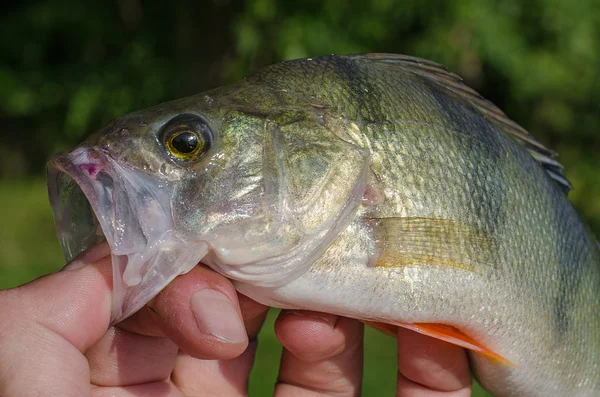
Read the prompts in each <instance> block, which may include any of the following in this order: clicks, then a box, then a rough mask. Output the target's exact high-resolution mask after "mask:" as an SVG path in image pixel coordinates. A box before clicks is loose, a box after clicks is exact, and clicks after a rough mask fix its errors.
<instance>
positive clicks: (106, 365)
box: [85, 327, 178, 386]
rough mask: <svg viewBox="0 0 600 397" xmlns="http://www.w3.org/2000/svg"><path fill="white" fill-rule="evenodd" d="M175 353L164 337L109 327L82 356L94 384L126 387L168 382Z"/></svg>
mask: <svg viewBox="0 0 600 397" xmlns="http://www.w3.org/2000/svg"><path fill="white" fill-rule="evenodd" d="M177 351H178V348H177V345H175V344H174V343H173V342H172V341H171V340H169V339H167V338H163V337H154V336H145V335H139V334H134V333H131V332H129V331H126V330H124V329H122V328H118V327H111V328H110V329H109V330H108V332H107V333H106V334H105V335H104V336H103V337H102V339H100V341H99V342H98V343H96V344H95V345H94V346H92V347H91V348H90V349H89V350H88V351H87V352H86V354H85V356H86V357H87V359H88V362H89V366H90V381H91V383H92V384H93V385H97V386H126V385H134V384H141V383H151V382H158V381H164V380H166V379H169V377H170V376H171V371H172V370H173V367H174V366H175V358H176V357H177Z"/></svg>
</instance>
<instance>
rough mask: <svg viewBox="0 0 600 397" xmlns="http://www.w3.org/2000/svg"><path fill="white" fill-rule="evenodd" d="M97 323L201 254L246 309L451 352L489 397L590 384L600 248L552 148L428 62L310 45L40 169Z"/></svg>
mask: <svg viewBox="0 0 600 397" xmlns="http://www.w3.org/2000/svg"><path fill="white" fill-rule="evenodd" d="M48 189H49V197H50V202H51V206H52V209H53V213H54V218H55V223H56V228H57V235H58V239H59V241H60V243H61V246H62V248H63V251H64V253H65V257H66V259H67V260H71V259H72V258H74V257H75V256H76V255H77V254H78V253H80V252H82V251H83V250H85V249H88V248H89V247H92V246H94V245H96V244H98V243H100V242H102V241H108V244H109V246H110V249H111V254H112V263H113V284H114V292H113V309H112V321H113V323H116V322H118V321H120V320H122V319H124V318H126V317H128V316H130V315H131V314H133V313H134V312H135V311H137V310H139V309H140V308H142V307H143V306H144V305H145V304H146V303H147V302H148V301H149V300H150V299H152V298H153V297H154V296H155V295H156V294H157V293H158V292H160V290H162V289H163V288H165V286H166V285H168V283H169V282H171V281H172V280H173V279H174V278H175V277H176V276H178V275H180V274H184V273H186V272H188V271H190V270H191V269H192V268H193V267H194V266H196V265H197V263H199V262H202V263H204V264H205V265H207V266H209V267H210V268H212V269H213V270H215V271H216V272H218V273H220V274H223V275H224V276H226V277H228V278H229V279H230V280H232V282H233V284H234V286H235V288H236V289H237V290H238V291H239V292H241V293H242V294H245V295H247V296H249V297H250V298H252V299H254V300H256V301H258V302H261V303H264V304H266V305H269V306H272V307H277V308H286V309H309V310H316V311H322V312H327V313H333V314H337V315H341V316H347V317H351V318H355V319H359V320H361V321H363V322H365V323H367V324H372V325H373V326H375V327H376V328H378V329H389V328H390V327H405V328H408V329H412V330H414V331H416V332H420V333H423V334H425V335H429V336H431V337H433V338H438V339H441V340H445V341H448V342H450V343H454V344H457V345H459V346H462V347H465V348H466V349H468V350H467V352H468V356H469V360H470V365H471V368H472V371H473V373H474V376H475V377H476V379H477V380H478V381H479V382H480V383H481V384H482V385H483V387H484V388H485V389H487V390H488V391H489V392H491V393H493V394H494V395H496V396H500V397H501V396H545V397H547V396H598V395H600V368H599V366H600V316H599V312H598V308H599V307H600V249H599V246H598V243H597V242H596V239H595V237H594V236H593V235H592V233H591V232H590V231H589V229H588V228H587V226H586V225H585V224H584V223H583V222H582V220H581V219H580V217H579V216H578V214H577V212H576V211H575V209H574V208H573V206H572V205H571V203H570V202H569V199H568V192H569V190H570V189H571V184H570V183H569V181H568V180H567V178H566V177H565V173H564V168H563V166H562V165H561V164H560V163H559V162H558V161H557V160H556V154H555V153H554V152H553V151H551V150H549V149H548V148H546V147H545V146H544V145H542V144H541V143H540V142H538V141H537V140H536V139H535V138H534V137H533V136H532V135H531V134H529V133H528V132H527V131H526V130H524V129H523V128H522V127H520V126H519V125H518V124H517V123H515V122H514V121H512V120H511V119H509V118H508V116H506V115H505V114H504V113H503V112H502V111H501V110H500V109H498V108H497V107H496V106H495V105H493V104H492V103H491V102H489V101H487V100H486V99H484V98H483V97H482V96H481V95H479V94H478V93H477V92H475V91H474V90H472V89H471V88H469V87H467V86H466V85H465V84H463V83H462V80H461V78H460V77H459V76H457V75H456V74H454V73H452V72H450V71H448V70H447V69H446V68H445V67H444V66H442V65H440V64H438V63H435V62H432V61H428V60H424V59H419V58H415V57H410V56H404V55H395V54H358V55H329V56H321V57H315V58H306V59H297V60H291V61H285V62H282V63H278V64H274V65H271V66H268V67H266V68H264V69H262V70H260V71H258V72H256V73H255V74H253V75H250V76H249V77H246V78H244V79H242V80H240V81H238V82H235V83H232V84H229V85H226V86H223V87H219V88H216V89H213V90H210V91H207V92H204V93H200V94H198V95H194V96H191V97H187V98H183V99H178V100H175V101H172V102H168V103H164V104H161V105H158V106H155V107H152V108H149V109H146V110H141V111H137V112H134V113H131V114H128V115H125V116H122V117H119V118H117V119H115V120H114V121H112V122H111V123H110V124H108V125H107V126H106V127H104V128H102V129H100V130H98V131H97V132H95V133H94V134H92V135H91V136H90V137H89V138H88V139H87V140H86V141H84V142H83V143H82V144H81V145H80V146H78V147H77V148H75V149H74V150H73V151H72V152H70V153H60V154H57V155H56V156H55V157H54V158H53V159H51V161H50V162H49V165H48Z"/></svg>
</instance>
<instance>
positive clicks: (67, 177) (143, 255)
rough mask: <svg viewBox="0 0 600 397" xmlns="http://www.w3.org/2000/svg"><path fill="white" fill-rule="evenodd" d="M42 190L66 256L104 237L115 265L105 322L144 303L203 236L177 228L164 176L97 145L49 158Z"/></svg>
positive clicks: (188, 262)
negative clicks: (190, 239) (191, 236)
mask: <svg viewBox="0 0 600 397" xmlns="http://www.w3.org/2000/svg"><path fill="white" fill-rule="evenodd" d="M48 190H49V191H48V193H49V197H50V205H51V207H52V212H53V214H54V221H55V224H56V230H57V235H58V238H59V241H60V245H61V247H62V250H63V252H64V255H65V259H66V260H67V261H71V260H72V259H73V258H74V257H75V256H77V255H78V254H79V253H81V252H82V251H84V250H86V249H88V248H90V247H92V246H95V245H97V244H99V243H101V242H102V241H104V240H106V241H107V242H108V245H109V246H110V250H111V254H112V267H113V301H112V317H111V322H112V323H113V324H114V323H117V322H119V321H121V320H123V319H125V318H126V317H128V316H130V315H131V314H133V313H135V312H136V311H137V310H139V309H140V308H142V307H143V306H144V305H145V304H146V303H148V301H150V300H151V299H152V298H153V297H154V296H156V294H158V293H159V292H160V291H161V290H162V289H163V288H165V287H166V286H167V285H168V284H169V283H170V282H171V281H172V280H173V279H174V278H175V277H176V276H177V275H179V274H183V273H186V272H188V271H190V270H191V269H192V268H193V267H194V266H196V264H197V263H198V262H199V261H200V260H201V259H202V258H203V257H204V256H205V255H206V253H207V252H208V244H207V243H205V242H194V244H189V243H187V242H185V241H184V240H183V239H181V238H180V237H178V236H177V235H176V232H175V231H174V228H173V218H172V215H171V195H172V191H173V187H172V186H171V184H170V183H169V182H168V181H163V180H160V179H156V178H155V177H150V176H149V175H147V174H145V173H144V172H142V171H138V170H135V169H131V168H126V167H122V166H121V165H119V164H118V163H117V162H116V161H114V160H113V159H112V158H111V157H110V156H109V155H108V154H107V153H105V152H104V151H103V150H102V149H99V148H78V149H76V150H74V151H73V152H71V153H68V154H58V155H57V156H55V157H54V158H53V159H52V160H51V161H50V162H49V163H48Z"/></svg>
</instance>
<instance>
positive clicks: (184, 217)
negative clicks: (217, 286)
mask: <svg viewBox="0 0 600 397" xmlns="http://www.w3.org/2000/svg"><path fill="white" fill-rule="evenodd" d="M312 102H314V101H312ZM325 112H326V106H324V105H323V104H318V105H317V104H315V103H311V101H310V100H308V99H307V98H302V97H301V96H298V95H296V94H293V93H287V92H281V91H280V90H278V91H277V92H275V91H274V90H273V89H269V88H268V87H264V86H261V85H251V84H250V85H242V87H240V86H233V87H227V88H224V89H217V90H215V91H212V92H208V93H206V94H200V95H197V96H193V97H189V98H184V99H181V100H178V101H174V102H170V103H166V104H163V105H159V106H157V107H154V108H150V109H147V110H144V111H140V112H136V113H132V114H130V115H126V116H123V117H120V118H118V119H116V120H114V121H113V122H112V123H110V124H109V125H108V126H107V127H105V128H104V129H102V130H100V131H98V132H97V133H95V134H93V135H92V136H91V137H90V138H89V139H88V140H86V141H85V142H84V143H83V144H82V145H81V146H79V147H78V148H76V149H75V150H74V151H72V152H70V153H67V154H58V155H57V156H55V157H54V158H53V159H52V160H51V161H50V162H49V165H48V180H49V195H50V201H51V206H52V209H53V213H54V217H55V223H56V226H57V232H58V236H59V241H60V243H61V246H62V248H63V251H64V253H65V257H66V259H67V260H71V259H73V258H74V257H75V256H76V255H78V254H79V253H80V252H82V251H84V250H85V249H87V248H89V247H91V246H93V245H96V244H98V243H99V242H101V241H103V240H106V241H107V242H108V245H109V246H110V249H111V254H112V261H113V290H114V291H113V309H112V321H113V323H115V322H118V321H120V320H122V319H124V318H126V317H128V316H129V315H131V314H133V313H134V312H135V311H137V310H138V309H140V308H141V307H142V306H143V305H145V304H146V303H147V302H148V301H149V300H150V299H152V298H153V297H154V296H155V295H156V294H157V293H158V292H160V291H161V290H162V289H163V288H164V287H165V286H166V285H167V284H168V283H169V282H171V281H172V280H173V279H174V278H175V277H176V276H177V275H179V274H183V273H185V272H187V271H189V270H191V269H192V268H193V267H194V266H196V264H197V263H198V262H200V261H202V262H203V263H205V264H206V265H208V266H210V267H211V268H213V269H214V270H216V271H218V272H220V273H222V274H224V275H225V276H227V277H229V278H231V279H235V280H241V281H244V282H249V283H253V284H256V285H262V286H277V285H283V284H285V283H287V282H289V281H290V280H292V279H294V278H296V277H298V276H299V275H301V274H302V273H303V272H305V271H306V270H307V268H308V267H309V266H310V264H311V263H312V262H313V261H314V260H315V259H316V258H317V257H318V256H320V255H321V254H322V252H323V251H324V250H325V249H326V248H327V247H328V246H329V245H330V243H331V242H332V241H333V240H334V239H335V238H336V237H337V235H338V234H339V233H340V232H341V231H342V230H343V229H344V228H345V227H346V225H347V224H348V223H349V222H350V220H351V218H352V216H353V214H354V213H355V212H356V210H357V208H358V206H359V204H360V201H361V198H362V196H363V193H364V190H365V184H366V176H367V169H368V154H367V152H366V151H365V150H364V149H361V148H359V147H357V146H356V145H354V144H352V143H351V142H348V141H346V140H344V139H341V138H340V137H339V136H338V135H337V134H336V133H335V131H334V129H332V128H331V127H330V126H329V125H328V123H327V122H326V117H325V115H324V113H325Z"/></svg>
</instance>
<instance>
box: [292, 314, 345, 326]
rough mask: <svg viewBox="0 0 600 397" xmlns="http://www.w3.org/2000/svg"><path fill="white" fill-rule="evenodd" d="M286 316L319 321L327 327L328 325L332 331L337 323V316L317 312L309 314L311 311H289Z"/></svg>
mask: <svg viewBox="0 0 600 397" xmlns="http://www.w3.org/2000/svg"><path fill="white" fill-rule="evenodd" d="M288 314H293V315H296V316H303V317H309V318H314V319H317V320H321V321H323V322H324V323H326V324H327V325H329V326H330V327H331V328H332V329H333V328H335V324H336V323H337V320H338V316H336V315H335V314H327V313H319V312H311V311H303V310H290V311H288Z"/></svg>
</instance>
